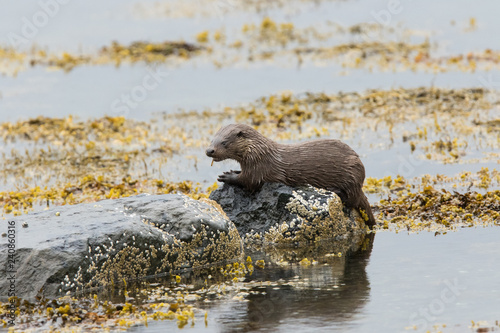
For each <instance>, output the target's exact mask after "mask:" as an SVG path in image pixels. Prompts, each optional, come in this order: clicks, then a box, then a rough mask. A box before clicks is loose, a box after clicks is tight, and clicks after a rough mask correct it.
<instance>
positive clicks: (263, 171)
mask: <svg viewBox="0 0 500 333" xmlns="http://www.w3.org/2000/svg"><path fill="white" fill-rule="evenodd" d="M206 154H207V156H209V157H212V158H213V160H214V161H215V162H219V161H222V160H225V159H233V160H236V161H237V162H239V163H240V166H241V171H232V170H231V171H229V172H224V173H223V174H222V175H220V176H219V177H218V179H217V180H218V181H221V182H224V183H227V184H232V185H237V186H240V187H244V188H246V189H247V190H249V191H251V192H254V191H256V190H258V189H260V187H261V186H262V185H263V184H264V183H266V182H271V183H283V184H285V185H289V186H300V185H312V186H314V187H318V188H323V189H326V190H329V191H332V192H335V193H336V194H337V195H338V196H339V197H340V199H341V200H342V202H343V204H344V205H345V206H346V207H350V208H356V209H358V210H360V209H361V210H363V211H364V212H365V213H366V214H363V213H361V216H366V217H367V218H365V220H366V224H367V225H368V226H373V225H375V218H374V216H373V213H372V210H371V207H370V204H369V203H368V199H367V198H366V196H365V194H364V193H363V190H362V187H363V181H364V179H365V168H364V166H363V163H362V162H361V160H360V159H359V156H358V154H356V152H355V151H354V150H352V149H351V147H349V146H348V145H346V144H345V143H343V142H341V141H339V140H315V141H309V142H303V143H296V144H279V143H276V142H274V141H272V140H270V139H268V138H266V137H265V136H263V135H262V134H260V133H259V132H257V131H256V130H255V129H253V128H252V127H250V126H248V125H243V124H231V125H228V126H225V127H222V128H221V129H220V130H219V131H218V132H217V133H216V134H215V138H214V139H213V140H212V143H211V144H210V147H209V148H208V149H207V150H206Z"/></svg>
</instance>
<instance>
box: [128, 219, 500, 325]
mask: <svg viewBox="0 0 500 333" xmlns="http://www.w3.org/2000/svg"><path fill="white" fill-rule="evenodd" d="M499 265H500V228H498V227H486V228H481V227H480V228H467V229H461V230H459V231H457V232H448V233H447V234H446V235H438V236H435V235H434V233H430V232H422V233H419V234H404V233H399V234H395V233H390V232H379V233H377V234H376V235H375V238H374V242H373V248H372V250H371V251H367V252H361V253H355V254H353V255H351V256H349V257H348V258H346V259H345V260H344V261H342V262H341V263H338V262H335V263H333V264H329V265H324V264H319V265H317V266H312V267H311V266H310V267H302V266H297V265H295V266H290V267H286V268H280V269H268V268H265V269H264V270H263V271H262V270H257V271H256V273H255V274H254V276H251V277H249V278H247V279H248V281H250V280H257V281H258V280H262V281H269V280H271V281H278V280H279V283H278V284H279V286H275V285H273V286H268V287H262V288H265V291H266V294H265V295H262V294H257V295H252V294H250V295H248V296H247V297H246V302H242V301H232V300H226V301H220V302H218V301H216V302H214V303H209V305H206V304H203V303H202V304H199V305H197V307H199V308H202V309H206V310H207V311H208V318H209V320H208V326H207V327H205V326H204V323H203V322H197V323H196V325H195V326H194V327H187V326H186V327H185V328H184V329H183V330H187V331H193V332H230V331H241V332H253V331H261V332H292V331H298V332H331V331H337V332H405V331H414V329H413V328H411V329H410V330H409V328H410V327H413V326H414V325H416V326H417V329H416V331H418V332H420V331H426V330H431V331H433V325H436V324H437V325H439V329H440V330H441V331H443V332H471V329H470V328H469V326H470V325H471V320H474V321H475V322H478V321H481V320H485V321H487V322H489V323H490V324H492V325H494V323H495V321H496V320H500V283H499V281H500V270H499V269H498V267H499ZM297 281H299V283H297ZM262 288H257V289H255V290H260V291H262V290H263V289H262ZM442 325H446V327H443V326H442ZM171 329H172V330H173V329H177V326H176V324H175V322H170V321H165V322H154V323H150V326H149V327H147V328H145V327H141V328H135V329H134V330H133V331H135V332H164V331H166V330H171ZM498 329H499V328H498V326H497V330H498Z"/></svg>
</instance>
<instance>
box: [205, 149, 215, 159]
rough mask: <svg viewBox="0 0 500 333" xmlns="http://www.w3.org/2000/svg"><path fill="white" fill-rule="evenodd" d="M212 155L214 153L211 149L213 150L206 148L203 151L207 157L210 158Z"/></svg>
mask: <svg viewBox="0 0 500 333" xmlns="http://www.w3.org/2000/svg"><path fill="white" fill-rule="evenodd" d="M214 153H215V149H213V148H208V149H207V150H206V151H205V154H207V156H208V157H211V156H212V155H213V154H214Z"/></svg>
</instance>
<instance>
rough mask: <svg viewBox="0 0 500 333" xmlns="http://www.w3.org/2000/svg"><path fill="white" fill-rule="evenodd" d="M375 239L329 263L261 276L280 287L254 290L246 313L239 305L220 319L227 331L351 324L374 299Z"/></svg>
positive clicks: (370, 237)
mask: <svg viewBox="0 0 500 333" xmlns="http://www.w3.org/2000/svg"><path fill="white" fill-rule="evenodd" d="M374 236H375V235H374V234H369V235H368V236H366V238H365V241H364V242H362V245H361V246H360V247H359V249H357V250H356V251H354V252H353V253H351V254H348V255H347V256H346V257H343V258H341V257H335V258H324V260H323V261H320V262H319V263H318V265H315V266H309V267H302V266H298V265H292V266H287V267H286V268H277V269H273V270H267V269H266V270H264V271H261V272H260V273H261V274H260V275H259V274H258V272H257V274H256V275H255V276H252V278H253V279H254V280H255V279H256V280H258V281H274V282H277V285H276V284H274V283H273V284H272V285H266V286H263V287H258V288H253V289H252V290H251V291H250V295H249V296H248V297H247V299H248V303H247V304H246V305H247V308H246V309H241V304H238V306H237V307H238V309H234V310H235V311H231V313H227V314H226V315H224V316H222V317H221V318H220V319H219V320H220V324H221V326H222V331H251V330H266V329H273V328H276V327H278V326H279V327H280V328H283V326H286V325H287V323H288V324H290V325H293V322H295V321H297V320H299V321H300V326H301V327H302V328H304V326H306V327H307V326H309V325H308V323H310V324H311V326H312V327H316V328H317V327H318V326H321V324H320V323H327V324H328V325H332V323H335V324H337V325H342V322H347V321H349V320H351V319H352V317H353V316H354V315H356V314H358V313H360V312H361V309H362V308H363V306H364V305H365V304H366V303H367V301H368V300H369V298H370V283H369V281H368V276H367V273H366V266H367V264H368V261H369V258H370V254H371V251H372V247H373V241H374ZM332 259H333V260H332ZM283 280H286V281H287V282H284V281H283ZM281 282H283V283H281ZM252 291H258V292H259V293H256V294H252ZM262 291H265V292H264V293H263V292H262ZM242 310H243V311H244V312H243V313H244V314H243V316H242V317H239V316H238V317H239V318H237V319H236V318H235V314H236V313H238V312H240V311H242ZM347 324H348V323H346V325H347Z"/></svg>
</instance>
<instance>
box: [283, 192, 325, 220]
mask: <svg viewBox="0 0 500 333" xmlns="http://www.w3.org/2000/svg"><path fill="white" fill-rule="evenodd" d="M318 192H319V193H321V194H327V193H328V192H327V191H325V190H318ZM303 193H304V192H303V191H301V190H298V191H293V192H292V195H293V197H292V198H291V199H290V201H289V202H288V204H287V205H286V208H287V209H288V210H289V211H290V212H291V213H294V214H297V215H298V216H299V219H300V218H305V219H307V220H309V221H312V220H313V219H314V218H315V217H317V216H318V215H319V214H323V213H326V212H328V203H322V202H321V200H320V198H315V196H314V195H312V196H311V197H310V198H306V197H305V196H304V195H303Z"/></svg>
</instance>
